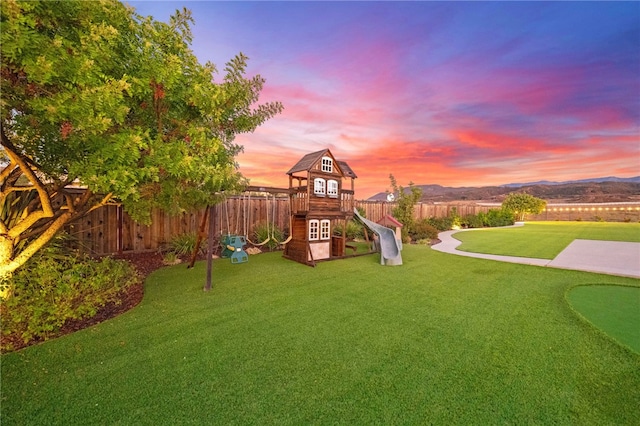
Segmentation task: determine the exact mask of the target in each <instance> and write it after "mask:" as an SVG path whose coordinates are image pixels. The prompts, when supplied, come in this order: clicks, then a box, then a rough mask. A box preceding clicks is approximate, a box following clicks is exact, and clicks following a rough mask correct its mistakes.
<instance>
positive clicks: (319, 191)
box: [313, 178, 327, 197]
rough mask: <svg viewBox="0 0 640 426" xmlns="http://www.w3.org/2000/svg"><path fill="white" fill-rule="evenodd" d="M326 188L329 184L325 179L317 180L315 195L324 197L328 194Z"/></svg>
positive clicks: (314, 186)
mask: <svg viewBox="0 0 640 426" xmlns="http://www.w3.org/2000/svg"><path fill="white" fill-rule="evenodd" d="M326 187H327V183H326V181H325V180H324V179H322V178H315V179H314V180H313V193H314V194H316V195H319V196H321V197H324V194H326Z"/></svg>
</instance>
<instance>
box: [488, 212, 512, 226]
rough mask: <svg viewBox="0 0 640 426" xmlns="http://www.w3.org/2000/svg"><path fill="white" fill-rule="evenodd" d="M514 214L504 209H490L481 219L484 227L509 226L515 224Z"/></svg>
mask: <svg viewBox="0 0 640 426" xmlns="http://www.w3.org/2000/svg"><path fill="white" fill-rule="evenodd" d="M515 220H516V219H515V214H514V213H513V212H512V211H510V210H506V209H499V210H498V209H491V210H489V211H488V212H487V213H485V216H484V217H483V223H484V225H485V226H489V227H495V226H509V225H513V224H514V223H515Z"/></svg>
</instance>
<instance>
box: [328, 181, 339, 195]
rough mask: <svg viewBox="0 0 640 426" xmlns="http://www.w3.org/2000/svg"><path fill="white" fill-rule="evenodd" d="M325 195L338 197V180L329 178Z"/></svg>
mask: <svg viewBox="0 0 640 426" xmlns="http://www.w3.org/2000/svg"><path fill="white" fill-rule="evenodd" d="M327 195H328V196H329V197H331V198H338V181H337V180H333V179H329V180H328V181H327Z"/></svg>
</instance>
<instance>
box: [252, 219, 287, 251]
mask: <svg viewBox="0 0 640 426" xmlns="http://www.w3.org/2000/svg"><path fill="white" fill-rule="evenodd" d="M253 236H254V241H255V242H256V243H258V244H260V243H261V242H263V241H265V240H266V239H269V241H267V242H266V243H265V244H264V246H261V247H264V248H268V249H269V250H275V249H277V248H278V246H279V245H280V243H281V242H282V241H284V233H283V232H282V230H281V229H280V228H278V227H277V226H276V225H275V224H270V223H268V222H261V223H259V224H257V225H256V228H255V230H254V231H253Z"/></svg>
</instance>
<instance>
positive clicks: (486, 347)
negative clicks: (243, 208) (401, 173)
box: [1, 227, 640, 425]
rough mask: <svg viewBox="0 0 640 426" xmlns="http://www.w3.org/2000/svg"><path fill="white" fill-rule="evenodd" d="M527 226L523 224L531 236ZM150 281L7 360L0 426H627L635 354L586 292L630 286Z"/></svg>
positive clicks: (506, 269)
mask: <svg viewBox="0 0 640 426" xmlns="http://www.w3.org/2000/svg"><path fill="white" fill-rule="evenodd" d="M525 228H526V227H525ZM403 260H404V265H403V266H398V267H384V266H380V265H379V263H378V262H379V259H378V256H377V255H371V256H361V257H355V258H351V259H345V260H340V261H334V262H324V263H319V264H318V266H317V267H316V268H310V267H307V266H303V265H300V264H297V263H295V262H291V261H287V260H285V259H282V258H281V256H280V253H266V254H261V255H258V256H252V257H251V258H250V260H249V262H248V263H244V264H241V265H231V264H230V262H229V261H228V260H224V259H221V260H217V261H216V262H215V264H214V286H213V289H212V291H210V292H208V293H204V292H203V291H202V286H203V284H204V277H205V270H204V267H205V265H204V264H203V263H198V264H196V267H195V268H193V269H191V270H187V269H185V267H184V266H182V265H179V266H173V267H167V268H164V269H162V270H159V271H157V272H155V273H154V274H152V275H151V276H150V277H149V278H148V280H147V282H146V292H145V298H144V300H143V302H142V304H141V305H140V306H138V307H137V308H135V309H133V310H132V311H130V312H128V313H126V314H124V315H122V316H120V317H118V318H115V319H113V320H110V321H107V322H105V323H102V324H99V325H97V326H94V327H92V328H90V329H87V330H83V331H80V332H78V333H75V334H72V335H69V336H65V337H63V338H60V339H56V340H53V341H50V342H46V343H44V344H41V345H38V346H34V347H30V348H27V349H25V350H23V351H20V352H17V353H12V354H7V355H4V356H2V365H1V369H2V389H1V391H2V396H1V398H2V399H1V402H2V423H3V425H12V424H20V425H41V424H60V425H74V424H78V425H88V424H141V425H144V424H150V425H151V424H224V425H228V424H243V425H244V424H278V425H281V424H291V425H300V424H465V425H466V424H496V423H511V424H568V423H574V424H633V423H634V422H636V421H637V402H638V400H640V355H639V354H638V353H635V352H633V351H632V350H631V349H629V348H628V347H626V346H623V345H620V344H617V343H616V342H615V341H614V340H612V339H610V338H608V337H606V336H605V335H603V334H602V333H601V332H599V331H598V330H597V329H596V328H594V327H593V326H591V325H590V324H589V323H587V322H585V321H583V320H582V319H581V318H579V317H578V316H577V315H576V314H575V313H574V311H573V310H572V309H571V308H570V306H569V305H568V304H567V302H566V300H565V293H566V292H567V291H568V289H569V288H571V287H573V286H574V285H576V284H579V283H582V284H599V283H602V284H615V285H623V286H635V287H638V286H640V285H639V283H638V280H635V279H630V278H623V277H614V276H606V275H598V274H591V273H586V272H579V271H565V270H558V269H552V268H539V267H534V266H526V265H517V264H508V263H500V262H493V261H489V260H483V259H473V258H464V257H460V256H455V255H449V254H444V253H439V252H436V251H434V250H431V249H430V248H429V247H427V246H409V245H407V246H405V248H404V251H403Z"/></svg>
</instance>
